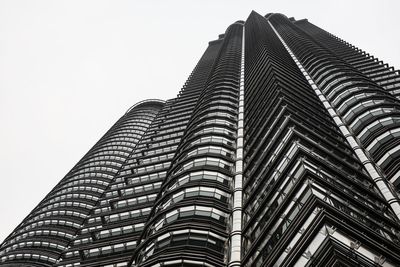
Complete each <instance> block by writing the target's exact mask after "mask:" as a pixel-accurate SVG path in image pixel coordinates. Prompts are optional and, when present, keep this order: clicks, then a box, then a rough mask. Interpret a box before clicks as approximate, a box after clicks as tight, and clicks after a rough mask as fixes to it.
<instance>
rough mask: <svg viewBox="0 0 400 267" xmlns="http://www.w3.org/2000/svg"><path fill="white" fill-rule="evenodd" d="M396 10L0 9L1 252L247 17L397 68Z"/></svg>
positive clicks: (230, 4)
mask: <svg viewBox="0 0 400 267" xmlns="http://www.w3.org/2000/svg"><path fill="white" fill-rule="evenodd" d="M399 7H400V1H397V0H393V1H387V0H381V1H350V0H345V1H342V0H340V1H339V0H336V1H321V0H315V1H306V0H303V1H283V0H269V1H268V0H263V1H249V0H246V1H245V0H242V1H237V0H230V1H229V0H226V1H222V0H220V1H217V0H213V1H212V0H201V1H194V0H193V1H189V0H185V1H166V0H164V1H151V0H147V1H139V0H135V1H103V0H90V1H89V0H87V1H85V0H79V1H75V0H68V1H54V0H47V1H32V0H26V1H20V0H2V1H0V125H1V126H0V127H1V128H0V242H1V241H2V240H3V239H4V238H5V237H6V236H7V235H8V234H9V233H10V232H11V231H12V230H13V229H14V228H15V227H16V226H17V225H18V224H19V223H20V222H21V221H22V219H23V218H24V217H25V216H26V215H28V213H29V212H30V211H31V210H32V209H33V208H34V207H35V206H36V205H37V204H38V203H39V201H40V200H42V199H43V197H44V196H45V195H46V194H47V193H48V192H49V191H50V190H51V189H52V188H53V186H54V185H55V184H56V183H57V182H58V181H59V180H60V179H61V178H62V177H63V176H64V175H65V174H66V173H67V172H68V171H69V170H70V169H71V168H72V167H73V165H74V164H75V163H76V162H77V161H78V160H79V159H80V158H81V157H82V156H83V155H84V154H85V153H86V152H87V151H88V150H89V149H90V147H91V146H92V145H94V143H95V142H96V141H97V140H98V139H99V138H100V137H101V136H102V135H103V134H104V133H105V132H106V130H108V129H109V128H110V127H111V125H112V124H113V123H114V122H115V121H116V120H117V119H118V118H119V117H120V116H121V115H123V114H124V112H125V111H126V110H127V109H128V108H129V107H130V106H131V105H133V104H134V103H136V102H138V101H140V100H143V99H147V98H160V99H169V98H173V97H175V96H176V94H177V93H178V91H179V90H180V88H181V86H182V85H183V83H184V82H185V80H186V78H187V76H188V75H189V74H190V72H191V70H192V69H193V67H194V66H195V64H196V63H197V61H198V59H199V58H200V56H201V55H202V53H203V52H204V50H205V48H206V46H207V43H208V41H210V40H213V39H215V38H217V36H218V34H220V33H223V32H224V31H225V29H226V27H227V26H229V24H231V23H233V22H235V21H236V20H239V19H243V20H245V19H246V18H247V16H248V15H249V13H250V11H251V10H253V9H254V10H255V11H257V12H259V13H260V14H262V15H265V14H266V13H269V12H279V13H284V14H286V15H287V16H288V17H291V16H294V17H295V18H297V19H301V18H308V19H309V21H310V22H312V23H314V24H316V25H317V26H320V27H322V28H324V29H325V30H327V31H329V32H331V33H333V34H335V35H337V36H339V37H341V38H343V39H345V40H346V41H348V42H350V43H352V44H354V45H356V46H358V47H360V48H362V49H364V50H366V51H367V52H369V53H371V54H373V55H375V56H377V57H379V58H380V59H382V60H384V61H386V62H388V63H389V64H390V65H392V66H395V67H396V68H397V69H399V67H400V50H399V47H400V37H399V30H398V27H399V25H400V23H399V22H400V16H398V11H399Z"/></svg>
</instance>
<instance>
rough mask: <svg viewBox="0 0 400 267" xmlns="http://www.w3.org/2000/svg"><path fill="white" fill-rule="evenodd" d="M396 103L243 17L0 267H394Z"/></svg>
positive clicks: (369, 76)
mask: <svg viewBox="0 0 400 267" xmlns="http://www.w3.org/2000/svg"><path fill="white" fill-rule="evenodd" d="M399 96H400V73H399V71H397V70H394V69H393V68H392V67H390V66H389V65H388V64H385V63H383V62H382V61H379V59H377V58H375V57H374V56H372V55H370V54H368V53H366V52H365V51H363V50H361V49H359V48H357V47H355V46H353V45H351V44H350V43H347V42H346V41H344V40H342V39H340V38H338V37H336V36H334V35H332V34H331V33H329V32H326V31H325V30H323V29H321V28H319V27H317V26H315V25H314V24H312V23H310V22H308V21H307V20H306V19H302V20H295V19H294V18H288V17H286V16H285V15H282V14H276V13H270V14H267V15H265V16H262V15H259V14H257V13H256V12H252V13H251V14H250V15H249V17H248V18H247V20H246V21H237V22H235V23H233V24H232V25H230V26H229V27H228V29H227V30H226V32H225V33H224V34H221V35H220V36H219V38H218V39H216V40H213V41H211V42H209V44H208V47H207V49H206V50H205V52H204V54H203V55H202V57H201V58H200V60H199V61H198V64H197V65H196V66H195V68H194V70H193V71H192V73H191V75H190V76H189V78H188V79H187V82H186V83H185V85H184V86H183V88H182V89H181V91H180V92H179V94H178V96H177V97H176V98H173V99H170V100H167V101H162V100H155V99H151V100H145V101H142V102H140V103H138V104H136V105H134V106H133V107H132V108H130V109H129V110H128V111H127V112H126V114H124V115H123V116H122V117H121V119H120V120H119V121H117V123H116V124H115V125H113V126H112V127H111V129H110V130H109V131H108V132H107V133H106V134H105V135H104V136H103V137H102V138H101V139H100V141H99V142H98V143H97V144H96V145H95V146H94V147H93V148H92V149H91V150H90V151H89V152H88V153H87V154H86V155H85V156H84V157H83V158H82V159H81V160H80V161H79V162H78V163H77V164H76V166H74V167H73V169H72V170H71V171H70V172H69V173H68V174H67V175H66V176H65V177H64V178H63V179H62V180H61V181H60V182H59V183H58V184H57V185H56V186H55V187H54V189H53V190H52V191H51V192H50V193H49V194H48V195H47V196H46V197H45V198H44V199H43V200H42V201H41V202H40V203H39V204H38V205H37V207H36V208H35V209H34V210H33V211H32V212H31V213H30V214H29V215H28V216H27V217H26V218H25V219H24V220H23V221H22V222H21V224H20V225H18V226H17V227H16V228H15V230H14V231H13V232H12V233H11V234H10V235H9V236H8V237H7V238H6V239H5V240H4V242H3V243H2V244H1V246H0V266H10V267H11V266H59V267H61V266H63V267H73V266H82V267H83V266H85V267H94V266H108V267H124V266H143V267H145V266H146V267H147V266H149V267H150V266H159V267H161V266H171V267H172V266H189V267H195V266H203V267H204V266H209V267H212V266H217V267H218V266H221V267H222V266H230V267H237V266H371V267H372V266H400V200H399V192H400V149H399V148H400V98H399Z"/></svg>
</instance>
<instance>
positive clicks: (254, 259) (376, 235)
mask: <svg viewBox="0 0 400 267" xmlns="http://www.w3.org/2000/svg"><path fill="white" fill-rule="evenodd" d="M270 23H271V24H270ZM272 24H273V25H274V27H275V28H276V29H277V31H278V32H279V33H281V32H283V29H282V28H283V27H284V26H286V25H287V24H289V25H291V24H292V22H291V21H290V20H289V19H288V18H286V17H285V16H283V15H279V14H269V15H268V16H266V18H265V17H262V16H260V15H258V14H256V13H254V12H253V13H252V14H251V15H250V17H249V18H248V19H247V21H246V24H245V27H246V37H245V38H246V51H245V53H246V64H245V84H246V90H245V108H244V111H245V115H244V117H245V127H244V148H245V149H244V184H243V201H244V202H243V213H244V214H243V221H244V224H243V229H242V234H243V247H242V249H243V259H242V266H331V265H332V264H333V263H334V262H335V263H337V264H339V265H340V264H343V265H345V266H355V265H357V264H358V265H360V264H361V265H362V266H374V265H375V261H376V259H377V258H381V259H384V260H382V263H384V264H386V265H387V266H396V264H398V263H399V258H398V257H397V256H396V255H397V251H399V246H398V245H397V244H398V243H397V242H398V237H397V234H398V233H399V230H400V228H399V226H398V223H397V218H396V216H395V214H394V213H393V211H392V210H391V209H390V205H389V203H387V201H386V200H385V199H384V198H383V196H382V195H381V194H380V192H379V190H378V188H377V186H375V183H374V180H373V179H372V178H371V177H370V176H369V175H367V172H366V170H365V168H364V165H363V162H360V160H359V159H358V158H357V157H356V155H355V152H354V151H353V148H352V147H351V146H350V145H349V144H348V143H347V142H346V136H344V135H343V134H342V133H341V131H340V129H339V127H338V125H336V123H335V121H334V120H333V118H332V117H331V116H330V113H329V112H328V110H327V109H326V107H325V105H324V103H323V102H322V101H321V100H320V99H319V98H318V96H317V95H316V94H315V93H314V90H313V88H312V87H311V85H310V83H309V82H308V80H307V79H306V77H305V76H304V75H303V73H302V71H301V69H300V68H299V67H298V66H297V64H296V62H295V61H294V60H293V58H292V56H291V54H290V53H289V51H287V49H286V48H285V46H284V43H282V42H281V40H280V39H279V37H278V36H277V35H276V33H275V29H274V28H273V27H272V26H271V25H272ZM293 36H298V37H299V40H296V42H294V41H293V44H294V45H297V46H299V47H301V48H303V47H304V44H302V43H301V42H300V41H301V40H303V39H302V36H301V35H296V34H295V33H291V34H290V37H293ZM304 39H306V38H304ZM305 41H307V39H306V40H305ZM304 50H305V51H308V52H310V51H318V50H317V49H316V48H314V50H310V49H309V48H308V50H306V49H304ZM309 57H310V58H312V56H311V55H310V56H309ZM362 196H364V197H362ZM361 198H362V199H363V200H362V201H359V200H360V199H361ZM382 207H384V208H383V210H384V211H383V210H382ZM378 209H379V210H380V211H382V212H380V211H379V212H376V211H377V210H378ZM380 222H384V225H385V226H384V227H383V228H380V230H377V228H376V227H377V226H378V225H379V223H380ZM381 230H382V232H381ZM377 240H379V241H378V242H379V243H380V244H383V243H385V244H387V245H389V244H391V245H389V246H390V249H389V247H386V245H385V249H383V247H382V246H380V245H377V244H376V243H375V241H377Z"/></svg>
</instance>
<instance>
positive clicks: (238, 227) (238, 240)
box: [228, 25, 245, 266]
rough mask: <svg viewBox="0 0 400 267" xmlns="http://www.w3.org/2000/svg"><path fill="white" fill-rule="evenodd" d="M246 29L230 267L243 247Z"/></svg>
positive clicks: (241, 74) (239, 255) (241, 76)
mask: <svg viewBox="0 0 400 267" xmlns="http://www.w3.org/2000/svg"><path fill="white" fill-rule="evenodd" d="M244 38H245V27H244V25H243V34H242V55H241V60H240V82H239V113H238V128H237V140H236V162H235V178H234V186H233V208H232V231H231V234H230V242H231V246H230V258H229V265H228V266H240V263H241V253H242V251H241V246H242V203H243V200H242V183H243V125H244V51H245V50H244V49H245V41H244Z"/></svg>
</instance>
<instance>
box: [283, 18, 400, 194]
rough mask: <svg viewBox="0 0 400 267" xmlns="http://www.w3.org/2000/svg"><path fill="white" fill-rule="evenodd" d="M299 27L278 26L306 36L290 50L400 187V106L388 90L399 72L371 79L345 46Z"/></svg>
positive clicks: (319, 32)
mask: <svg viewBox="0 0 400 267" xmlns="http://www.w3.org/2000/svg"><path fill="white" fill-rule="evenodd" d="M296 25H297V24H293V23H292V24H288V26H286V25H282V26H280V27H281V28H284V27H286V28H289V27H290V28H291V31H292V32H296V33H297V35H300V34H302V35H303V36H302V37H296V35H291V37H290V39H291V40H289V39H288V44H289V46H291V47H293V49H294V51H296V52H295V53H296V54H297V55H298V56H299V59H300V61H301V63H302V65H303V66H304V67H305V69H306V70H307V72H308V73H309V74H310V76H311V77H312V79H313V80H314V81H315V83H316V85H318V87H319V88H320V89H321V91H322V93H323V94H324V95H325V97H326V98H327V100H328V101H329V102H330V103H331V105H332V107H333V108H334V109H335V111H336V113H337V114H338V115H339V116H340V117H341V119H342V120H343V122H344V123H345V124H346V125H348V127H349V129H350V131H351V133H352V134H353V135H354V136H355V137H356V138H357V140H358V142H359V143H360V145H361V146H362V147H363V148H364V149H366V150H367V151H368V152H369V154H370V156H371V159H372V160H373V161H374V162H375V163H376V164H377V165H378V166H379V167H380V169H381V171H382V173H383V174H384V176H385V177H386V179H387V180H388V181H390V182H391V183H393V184H394V185H395V186H397V185H398V184H399V183H400V180H399V179H400V145H399V142H400V120H399V116H400V101H399V100H398V99H397V98H396V97H394V96H393V94H394V95H397V93H394V92H393V91H391V90H388V88H389V85H390V84H392V83H396V82H398V81H397V80H400V79H399V78H398V74H397V72H393V73H392V74H388V75H389V76H388V77H386V78H385V77H384V76H385V75H384V74H385V73H386V71H384V72H383V74H382V75H383V77H382V78H379V77H380V75H378V76H376V77H375V76H373V75H369V74H370V73H369V72H365V69H364V68H363V64H361V65H359V64H358V63H357V62H355V61H354V60H353V57H354V56H353V57H349V56H346V54H345V53H344V52H343V51H342V50H343V44H342V43H340V42H338V41H337V40H335V39H334V38H332V37H331V36H329V35H328V34H327V33H326V32H324V31H322V30H318V29H317V28H316V27H313V25H310V24H307V23H306V22H301V23H299V25H300V26H299V27H296ZM282 33H283V35H285V32H282ZM301 39H302V40H301ZM294 42H296V44H294ZM300 44H301V45H300ZM322 44H323V45H322ZM347 52H348V51H347ZM352 55H355V56H357V55H358V53H353V54H352ZM356 58H358V57H356ZM378 65H379V64H378ZM392 78H393V79H394V80H393V81H392V82H390V81H389V80H391V79H392ZM395 86H397V85H395ZM394 90H397V89H394ZM391 93H392V94H391ZM397 191H399V189H397Z"/></svg>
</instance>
